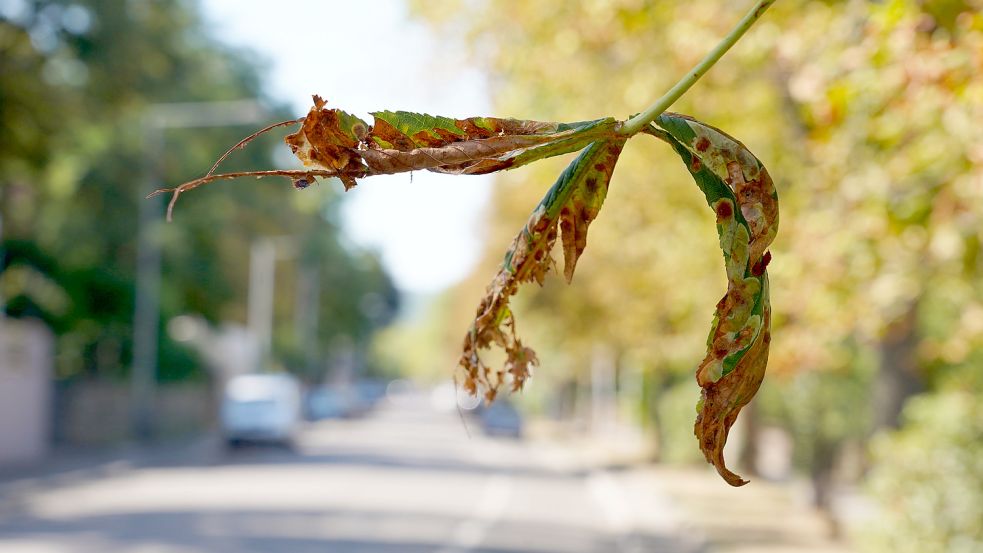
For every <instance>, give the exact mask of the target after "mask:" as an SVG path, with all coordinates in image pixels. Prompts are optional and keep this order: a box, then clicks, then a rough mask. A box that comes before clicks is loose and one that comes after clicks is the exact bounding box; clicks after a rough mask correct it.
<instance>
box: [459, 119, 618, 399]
mask: <svg viewBox="0 0 983 553" xmlns="http://www.w3.org/2000/svg"><path fill="white" fill-rule="evenodd" d="M624 143H625V139H624V138H613V139H610V140H601V141H597V142H594V143H593V144H591V145H590V146H589V147H587V149H585V150H584V151H583V152H582V153H581V154H580V155H579V156H577V159H575V160H573V162H571V163H570V165H568V166H567V168H566V169H565V170H564V171H563V173H562V174H561V175H560V177H559V178H558V179H557V181H556V183H555V184H553V186H552V187H551V188H550V189H549V191H548V192H547V193H546V196H545V197H543V199H542V201H540V202H539V205H538V206H536V209H535V210H534V211H533V213H532V215H531V216H530V217H529V220H528V221H527V222H526V225H525V227H523V229H522V231H520V232H519V234H518V236H516V237H515V239H514V240H513V241H512V245H511V246H510V247H509V250H508V251H507V252H506V254H505V259H504V260H503V261H502V265H501V266H500V267H499V270H498V274H496V275H495V279H494V280H493V281H492V283H491V284H490V285H488V288H487V290H486V294H485V297H484V298H483V299H482V300H481V304H480V305H479V306H478V312H477V314H476V316H475V320H474V323H473V324H472V325H471V328H470V329H469V331H468V334H467V335H466V336H465V337H464V347H463V350H464V351H463V353H462V355H461V360H460V365H461V367H463V369H464V388H465V389H466V390H467V391H469V392H470V393H472V394H476V393H477V392H478V391H479V390H481V391H483V393H484V396H485V399H486V400H489V401H491V400H492V399H494V398H495V396H496V395H497V393H498V390H499V388H500V387H501V386H502V385H503V384H505V383H506V382H507V381H509V380H510V381H511V388H512V390H513V391H515V390H519V389H520V388H522V385H523V384H524V383H525V381H526V379H527V378H528V377H529V373H530V367H531V366H533V365H536V364H538V360H537V358H536V354H535V352H534V351H533V350H532V349H530V348H528V347H526V346H525V345H523V343H522V341H521V340H519V338H518V336H517V335H516V330H515V317H514V315H513V314H512V310H511V308H510V307H509V300H510V299H511V297H512V296H513V295H514V294H515V293H516V290H517V289H518V287H519V285H520V284H522V283H523V282H529V281H533V280H534V281H536V282H538V283H539V284H540V285H541V284H542V283H543V280H544V279H545V278H546V273H547V272H549V270H550V268H551V267H553V265H554V262H553V259H552V257H551V256H550V251H551V250H552V249H553V246H554V244H555V243H556V238H557V225H558V224H559V225H560V227H561V230H562V232H563V243H564V247H563V249H564V257H565V263H566V267H565V270H564V273H565V274H566V276H567V280H568V281H569V280H570V278H572V276H573V271H574V267H575V266H576V263H577V258H578V257H579V256H580V254H581V253H582V252H583V250H584V246H585V245H586V243H587V242H586V241H587V226H588V225H589V224H590V222H591V221H592V220H594V218H595V217H597V212H598V211H599V210H600V208H601V203H602V202H603V201H604V196H605V194H606V193H607V189H608V183H609V181H610V179H611V174H612V173H613V171H614V166H615V163H617V161H618V156H619V155H620V154H621V148H622V146H624ZM493 344H494V345H497V346H499V347H501V348H502V349H504V350H505V352H506V355H507V359H506V363H505V367H503V368H502V369H501V370H497V371H493V370H492V369H491V368H489V367H488V366H487V365H485V364H484V363H483V362H482V360H481V357H480V356H479V350H481V349H487V348H490V347H491V346H492V345H493Z"/></svg>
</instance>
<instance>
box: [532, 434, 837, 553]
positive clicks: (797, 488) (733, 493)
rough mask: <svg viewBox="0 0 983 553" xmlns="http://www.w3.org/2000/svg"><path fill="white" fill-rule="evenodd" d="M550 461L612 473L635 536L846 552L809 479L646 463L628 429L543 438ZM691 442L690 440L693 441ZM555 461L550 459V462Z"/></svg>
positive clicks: (704, 546)
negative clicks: (724, 475) (735, 481)
mask: <svg viewBox="0 0 983 553" xmlns="http://www.w3.org/2000/svg"><path fill="white" fill-rule="evenodd" d="M543 445H544V447H546V448H547V451H549V452H550V453H549V455H548V457H549V458H551V459H547V463H548V464H550V465H553V466H554V467H558V468H559V466H560V461H561V460H563V461H564V464H565V465H566V466H565V467H563V468H567V469H570V468H573V466H575V465H579V468H580V469H581V470H587V471H591V472H592V473H595V474H603V475H604V476H605V477H606V478H611V479H613V481H614V482H616V483H617V487H618V488H619V490H620V493H619V495H620V496H621V497H622V498H623V499H622V501H623V502H624V503H625V505H624V506H623V507H621V508H620V509H619V510H621V511H624V512H625V513H627V515H626V516H627V517H628V519H629V521H627V522H625V524H629V525H630V526H631V531H632V533H634V534H637V535H645V534H648V533H665V532H667V531H669V532H672V533H674V534H677V535H681V536H686V537H687V538H690V539H691V540H692V542H693V543H694V544H697V550H699V551H702V552H705V553H850V552H852V551H853V549H852V548H851V547H850V546H849V545H848V544H846V543H843V542H842V541H839V540H836V539H834V538H833V537H832V536H831V533H830V525H829V523H828V521H827V520H826V518H825V517H824V515H823V514H822V513H820V512H818V511H816V510H815V509H813V508H812V506H811V505H810V503H809V493H808V492H809V490H808V486H807V484H805V483H804V482H801V481H795V480H793V481H789V482H769V481H767V480H765V479H763V478H754V477H751V478H750V480H751V482H750V483H749V484H747V485H745V486H743V487H740V488H734V487H731V486H729V485H727V484H726V483H725V482H724V481H723V480H722V479H721V478H720V477H719V476H718V475H717V473H716V472H715V471H714V470H713V468H712V467H710V466H709V465H706V466H691V467H687V466H671V465H656V464H651V463H647V462H646V461H645V460H646V459H648V458H650V457H649V454H650V453H651V452H650V451H648V450H647V449H646V447H645V445H644V440H641V439H639V437H638V436H634V437H633V436H632V435H631V432H629V431H625V432H622V433H620V434H619V433H617V432H615V433H608V434H607V435H605V436H604V437H601V438H593V439H590V438H585V437H580V438H574V439H556V437H554V438H553V439H549V438H547V439H546V440H545V441H544V442H543ZM695 445H696V444H695V443H694V447H695ZM550 460H552V461H553V462H550Z"/></svg>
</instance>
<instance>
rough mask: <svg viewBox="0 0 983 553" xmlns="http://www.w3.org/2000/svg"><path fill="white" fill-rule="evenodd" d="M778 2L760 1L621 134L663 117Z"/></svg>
mask: <svg viewBox="0 0 983 553" xmlns="http://www.w3.org/2000/svg"><path fill="white" fill-rule="evenodd" d="M776 1H777V0H758V3H757V4H755V6H754V7H753V8H751V11H749V12H748V13H747V15H745V16H744V18H743V19H741V20H740V21H739V22H738V23H737V25H736V26H735V27H734V28H733V29H731V31H730V33H728V34H727V36H725V37H724V39H723V40H721V41H720V43H719V44H717V46H716V47H715V48H714V49H713V50H711V51H710V53H709V54H707V55H706V57H705V58H703V59H702V60H701V61H700V63H698V64H696V66H695V67H693V69H692V70H691V71H690V72H689V73H687V74H686V76H685V77H683V78H682V79H680V80H679V82H678V83H676V84H675V85H674V86H673V87H672V88H670V89H669V91H668V92H666V93H665V95H663V96H662V97H661V98H659V99H658V100H656V101H655V103H654V104H652V105H651V106H649V108H648V109H646V110H645V111H643V112H642V113H639V114H638V115H636V116H634V117H632V118H631V119H629V120H628V121H626V122H625V124H624V125H622V126H621V129H620V130H619V132H620V133H621V134H627V135H632V134H635V133H637V132H638V131H640V130H642V128H643V127H645V125H648V124H649V123H651V122H652V121H654V120H655V118H656V117H658V116H660V115H662V113H663V112H665V111H666V110H667V109H669V106H671V105H672V104H673V103H674V102H675V101H676V100H678V99H679V97H680V96H682V95H683V94H685V93H686V91H687V90H689V89H690V87H691V86H693V85H694V84H696V81H698V80H700V77H702V76H703V75H705V74H706V72H707V71H709V70H710V68H711V67H713V66H714V64H715V63H717V62H718V61H719V60H720V58H722V57H723V56H724V54H726V53H727V50H730V48H731V46H733V45H734V44H735V43H737V41H738V40H740V39H741V37H742V36H744V33H746V32H747V30H748V29H750V28H751V26H752V25H754V23H755V22H756V21H757V20H758V19H760V18H761V15H762V14H764V13H765V10H767V9H768V8H770V7H771V5H772V4H774V3H775V2H776Z"/></svg>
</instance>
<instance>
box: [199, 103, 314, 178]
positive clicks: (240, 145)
mask: <svg viewBox="0 0 983 553" xmlns="http://www.w3.org/2000/svg"><path fill="white" fill-rule="evenodd" d="M303 122H304V118H303V117H301V118H300V119H293V120H290V121H280V122H279V123H273V124H272V125H270V126H268V127H264V128H262V129H260V130H258V131H256V132H254V133H253V134H251V135H249V136H247V137H246V138H243V139H242V140H240V141H239V142H238V143H236V145H235V146H233V147H231V148H229V149H228V150H226V151H225V153H224V154H222V157H220V158H218V160H217V161H216V162H215V165H212V168H211V169H209V170H208V173H205V176H206V177H207V176H211V175H212V173H214V172H215V170H216V169H218V166H219V164H220V163H222V162H223V161H225V158H227V157H229V154H231V153H232V152H234V151H236V150H240V149H242V148H245V147H246V144H249V143H250V142H252V141H253V139H254V138H256V137H257V136H259V135H261V134H263V133H266V132H269V131H271V130H273V129H275V128H277V127H286V126H288V125H296V124H297V123H303Z"/></svg>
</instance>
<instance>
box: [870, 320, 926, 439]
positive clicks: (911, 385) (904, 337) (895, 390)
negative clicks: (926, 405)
mask: <svg viewBox="0 0 983 553" xmlns="http://www.w3.org/2000/svg"><path fill="white" fill-rule="evenodd" d="M917 319H918V304H917V303H914V304H912V305H911V307H910V308H909V309H908V311H907V312H906V313H905V314H904V315H903V316H902V317H900V318H899V319H897V320H896V321H894V322H892V323H891V324H890V325H889V326H888V328H887V331H886V332H885V334H884V338H883V339H882V341H881V362H880V367H879V368H878V371H877V375H876V377H875V379H874V390H873V391H874V413H873V415H874V416H873V428H872V430H873V431H877V430H881V429H885V428H897V427H898V426H899V425H900V419H901V410H902V409H903V408H904V404H905V401H906V400H907V399H908V398H909V397H911V396H913V395H915V394H917V393H919V392H921V391H922V390H923V383H922V379H921V375H920V374H919V373H918V363H917V360H916V357H915V348H916V347H917V345H918V324H917Z"/></svg>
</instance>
